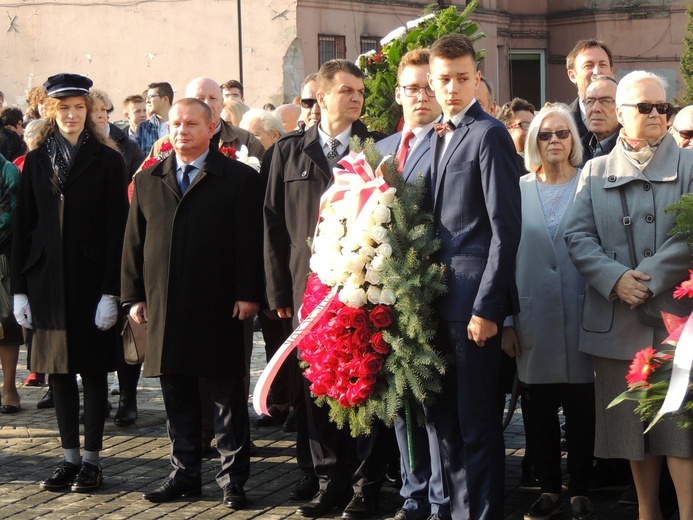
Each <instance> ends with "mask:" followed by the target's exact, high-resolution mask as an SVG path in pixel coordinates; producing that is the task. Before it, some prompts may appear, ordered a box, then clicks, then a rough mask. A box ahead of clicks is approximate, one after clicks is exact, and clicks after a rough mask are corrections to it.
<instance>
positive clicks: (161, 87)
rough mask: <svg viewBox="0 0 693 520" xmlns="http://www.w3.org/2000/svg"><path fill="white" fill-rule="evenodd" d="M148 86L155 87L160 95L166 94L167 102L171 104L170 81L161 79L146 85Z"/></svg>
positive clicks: (171, 88) (171, 89) (171, 90)
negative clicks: (159, 81)
mask: <svg viewBox="0 0 693 520" xmlns="http://www.w3.org/2000/svg"><path fill="white" fill-rule="evenodd" d="M147 87H148V88H151V89H154V88H155V89H156V90H157V91H158V93H159V95H160V96H162V97H163V96H166V97H167V98H168V102H169V103H171V104H173V87H172V86H171V84H170V83H167V82H165V81H162V82H161V83H150V84H149V85H147Z"/></svg>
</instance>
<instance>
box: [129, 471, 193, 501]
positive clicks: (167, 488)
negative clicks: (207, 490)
mask: <svg viewBox="0 0 693 520" xmlns="http://www.w3.org/2000/svg"><path fill="white" fill-rule="evenodd" d="M200 487H201V486H200V484H188V483H186V482H181V481H179V480H176V479H174V478H172V477H168V478H167V479H166V480H164V483H163V484H162V485H161V486H160V487H158V488H156V489H155V490H154V491H150V492H149V493H145V494H144V495H142V498H144V499H145V500H149V501H150V502H154V503H155V504H159V503H161V502H170V501H171V500H176V499H177V498H180V497H193V496H197V495H199V494H200V493H201V490H200Z"/></svg>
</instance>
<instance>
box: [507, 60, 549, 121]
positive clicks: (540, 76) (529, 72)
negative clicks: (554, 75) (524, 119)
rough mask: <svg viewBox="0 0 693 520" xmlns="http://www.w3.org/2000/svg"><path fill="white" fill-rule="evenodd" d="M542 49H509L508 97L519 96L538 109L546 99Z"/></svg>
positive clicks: (544, 66)
mask: <svg viewBox="0 0 693 520" xmlns="http://www.w3.org/2000/svg"><path fill="white" fill-rule="evenodd" d="M545 70H546V65H545V63H544V51H543V50H516V51H515V50H513V51H510V97H511V98H514V97H519V98H522V99H525V100H527V101H529V102H530V103H532V104H533V105H534V106H535V107H536V109H537V110H539V109H540V108H541V107H542V105H543V104H544V102H545V101H546V74H545Z"/></svg>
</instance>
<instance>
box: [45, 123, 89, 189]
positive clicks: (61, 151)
mask: <svg viewBox="0 0 693 520" xmlns="http://www.w3.org/2000/svg"><path fill="white" fill-rule="evenodd" d="M87 139H89V131H88V130H87V129H86V128H85V129H84V130H83V131H82V133H81V134H80V136H79V139H78V140H77V145H76V146H72V145H71V144H70V142H69V141H68V140H67V139H65V138H64V137H63V135H62V134H61V133H60V132H53V134H52V135H51V136H50V137H49V138H48V139H47V140H46V147H47V149H48V156H49V157H50V160H51V165H52V166H53V171H54V172H55V174H56V175H57V176H58V179H59V180H60V185H61V186H65V183H66V182H67V176H68V174H69V173H70V170H72V167H73V166H74V165H75V160H76V159H77V154H78V153H79V150H80V148H81V147H82V145H83V144H84V143H85V142H86V140H87Z"/></svg>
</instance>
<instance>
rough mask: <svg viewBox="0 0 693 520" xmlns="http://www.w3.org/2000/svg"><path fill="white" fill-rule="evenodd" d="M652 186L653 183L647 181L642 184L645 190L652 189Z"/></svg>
mask: <svg viewBox="0 0 693 520" xmlns="http://www.w3.org/2000/svg"><path fill="white" fill-rule="evenodd" d="M651 188H652V185H651V184H650V183H649V182H646V183H645V184H643V185H642V189H643V190H645V191H650V189H651Z"/></svg>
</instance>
